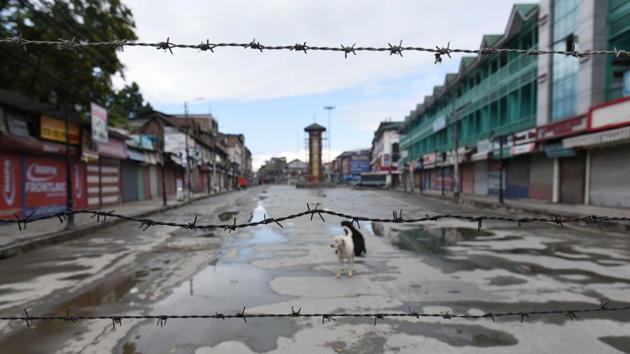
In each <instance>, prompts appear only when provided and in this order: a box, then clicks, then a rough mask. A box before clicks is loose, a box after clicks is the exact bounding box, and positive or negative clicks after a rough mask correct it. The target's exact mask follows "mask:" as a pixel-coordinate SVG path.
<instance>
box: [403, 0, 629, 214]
mask: <svg viewBox="0 0 630 354" xmlns="http://www.w3.org/2000/svg"><path fill="white" fill-rule="evenodd" d="M481 47H496V48H519V49H525V50H527V49H537V48H538V49H545V50H547V49H554V50H566V51H569V52H571V51H574V50H585V49H594V50H598V49H619V50H628V49H630V2H628V1H619V0H543V1H541V2H540V5H515V6H514V7H513V9H512V12H511V14H510V17H509V20H508V25H507V27H506V30H505V32H504V33H503V34H501V35H485V36H484V37H483V40H482V44H481ZM629 71H630V60H629V59H628V58H626V57H623V56H619V57H616V56H603V55H602V56H597V55H593V56H584V57H578V56H574V55H539V56H529V55H518V54H505V53H496V54H483V55H479V56H477V57H463V58H462V61H461V63H460V68H459V71H458V73H456V74H448V75H447V76H446V78H445V81H444V83H443V84H442V85H441V86H437V87H435V89H434V91H433V95H431V96H427V97H425V99H424V102H423V103H422V104H419V105H418V106H417V107H416V109H414V110H413V111H411V112H410V114H409V116H408V117H406V119H405V122H404V123H403V126H402V127H401V135H402V136H401V149H402V150H403V151H402V155H403V156H404V158H403V159H401V163H400V164H399V166H400V167H401V168H403V169H404V170H405V172H406V173H407V176H408V178H409V179H410V180H412V181H413V187H414V188H416V189H418V190H420V191H423V190H427V189H437V190H445V191H451V190H454V191H456V192H461V193H465V194H475V195H497V194H501V195H504V196H505V197H506V198H529V199H536V200H541V201H547V202H556V203H580V204H581V203H585V204H593V205H601V206H614V207H629V206H630V202H628V200H630V198H629V197H630V179H628V178H626V176H628V175H630V164H628V163H627V162H628V161H630V148H629V147H628V144H629V143H630V139H629V137H630V127H628V126H627V125H630V117H629V113H628V112H630V102H629V99H628V97H627V96H630V89H628V87H630V73H628V72H629ZM624 78H625V80H624ZM624 89H625V90H624ZM613 166H615V168H612V167H613Z"/></svg>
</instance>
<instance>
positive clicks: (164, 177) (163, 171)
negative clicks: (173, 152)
mask: <svg viewBox="0 0 630 354" xmlns="http://www.w3.org/2000/svg"><path fill="white" fill-rule="evenodd" d="M165 165H166V154H165V153H164V147H162V166H161V167H162V168H161V170H162V205H164V206H166V204H167V202H166V171H165V170H166V168H165Z"/></svg>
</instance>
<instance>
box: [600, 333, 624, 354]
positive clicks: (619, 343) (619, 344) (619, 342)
mask: <svg viewBox="0 0 630 354" xmlns="http://www.w3.org/2000/svg"><path fill="white" fill-rule="evenodd" d="M597 339H599V340H600V341H602V342H604V343H606V344H608V345H610V346H611V347H613V348H615V349H617V350H619V351H621V352H623V353H630V337H628V336H619V337H613V336H610V337H600V338H597Z"/></svg>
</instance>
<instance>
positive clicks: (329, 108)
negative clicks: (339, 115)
mask: <svg viewBox="0 0 630 354" xmlns="http://www.w3.org/2000/svg"><path fill="white" fill-rule="evenodd" d="M324 109H325V110H327V111H328V161H329V162H330V161H331V160H332V152H331V149H330V147H331V144H332V143H331V135H330V133H331V130H330V115H331V113H332V110H333V109H335V106H324Z"/></svg>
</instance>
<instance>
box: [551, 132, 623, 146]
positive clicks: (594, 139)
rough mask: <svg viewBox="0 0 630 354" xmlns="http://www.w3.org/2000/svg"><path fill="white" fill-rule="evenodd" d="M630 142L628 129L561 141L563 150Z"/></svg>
mask: <svg viewBox="0 0 630 354" xmlns="http://www.w3.org/2000/svg"><path fill="white" fill-rule="evenodd" d="M628 140H630V127H623V128H619V129H613V130H606V131H603V132H599V133H593V134H586V135H580V136H576V137H572V138H567V139H564V140H562V146H563V147H565V148H572V147H580V146H597V145H607V144H619V143H623V142H626V141H628Z"/></svg>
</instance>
